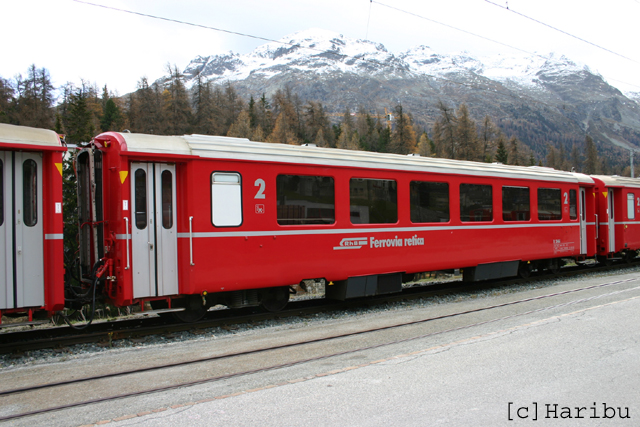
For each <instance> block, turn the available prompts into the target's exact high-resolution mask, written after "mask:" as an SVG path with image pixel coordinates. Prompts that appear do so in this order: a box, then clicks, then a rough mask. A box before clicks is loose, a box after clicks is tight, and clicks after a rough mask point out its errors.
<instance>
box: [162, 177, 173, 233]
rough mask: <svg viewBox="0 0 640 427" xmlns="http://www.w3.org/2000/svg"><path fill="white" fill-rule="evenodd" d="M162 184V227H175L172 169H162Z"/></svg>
mask: <svg viewBox="0 0 640 427" xmlns="http://www.w3.org/2000/svg"><path fill="white" fill-rule="evenodd" d="M160 181H161V186H162V227H163V228H165V229H167V230H168V229H170V228H171V227H173V174H172V173H171V171H168V170H165V171H162V175H161V176H160Z"/></svg>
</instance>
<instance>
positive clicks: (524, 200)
mask: <svg viewBox="0 0 640 427" xmlns="http://www.w3.org/2000/svg"><path fill="white" fill-rule="evenodd" d="M529 200H530V199H529V187H502V219H503V220H504V221H529V220H530V219H531V203H530V201H529Z"/></svg>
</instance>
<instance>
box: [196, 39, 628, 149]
mask: <svg viewBox="0 0 640 427" xmlns="http://www.w3.org/2000/svg"><path fill="white" fill-rule="evenodd" d="M183 74H184V75H185V79H186V82H187V84H188V85H190V84H193V82H194V81H195V78H196V76H197V75H198V74H199V75H200V76H201V77H203V78H204V79H206V80H209V81H212V82H214V83H225V82H234V87H235V88H236V89H237V90H238V92H239V93H240V94H241V95H243V96H246V97H247V98H248V97H249V96H250V95H253V96H254V97H260V96H261V95H262V94H263V93H264V94H266V95H267V96H269V95H271V94H273V93H274V92H275V91H276V90H277V89H282V88H284V87H289V88H290V89H292V90H293V91H294V92H296V93H298V95H299V96H300V97H301V98H302V99H303V100H314V101H320V102H322V103H323V105H325V108H326V109H327V110H328V111H332V112H343V111H344V110H345V109H346V108H350V109H351V110H352V111H353V110H355V109H356V108H357V107H358V106H360V105H365V106H366V107H367V108H370V109H376V110H377V111H383V110H384V107H387V108H393V107H394V106H395V105H397V104H398V103H401V104H402V105H403V106H405V107H406V108H407V109H408V111H411V112H412V114H413V115H414V119H415V121H416V122H417V123H420V124H423V125H424V126H425V127H427V128H430V124H431V123H433V121H434V120H435V119H437V118H438V117H439V111H438V108H437V106H438V103H439V102H440V101H442V102H444V103H445V104H448V105H449V106H459V105H460V104H461V103H463V102H464V103H466V104H467V105H468V106H469V109H470V111H471V114H472V115H473V116H474V118H475V119H476V120H481V119H482V118H484V116H485V115H489V116H490V117H491V118H492V119H493V120H494V121H496V122H498V124H499V125H500V126H501V127H503V129H504V130H506V131H507V132H511V133H512V134H516V136H517V137H518V138H519V139H520V140H521V141H523V142H525V143H526V144H528V145H529V146H530V147H531V148H533V149H534V151H537V152H541V151H544V150H546V144H548V143H551V144H553V145H556V146H559V145H565V146H567V147H570V146H571V144H573V143H580V144H582V142H583V141H584V135H585V132H588V133H589V134H590V135H591V136H592V137H593V138H594V139H595V140H596V142H598V143H599V144H601V149H602V148H604V146H602V144H605V145H608V144H614V145H616V146H618V147H621V148H628V147H631V146H635V147H640V105H639V104H638V102H637V99H638V98H637V97H635V100H634V99H633V98H634V96H633V95H632V94H629V95H630V97H631V99H630V98H628V97H626V96H625V95H624V94H623V93H621V92H620V91H619V90H618V89H616V88H614V87H613V86H610V85H609V84H608V83H607V82H606V81H605V80H604V79H603V78H602V77H601V76H599V75H597V74H594V73H592V72H591V71H590V70H589V68H588V67H587V66H585V65H582V64H576V63H574V62H572V61H571V60H570V59H568V58H566V57H564V56H556V55H554V54H548V55H537V56H531V57H519V58H516V57H505V56H498V57H494V58H474V57H472V56H470V55H469V54H467V53H460V54H455V55H442V54H439V53H437V52H434V51H433V50H432V49H430V48H429V47H426V46H417V47H414V48H412V49H409V50H407V51H405V52H400V53H392V52H389V51H387V49H386V48H385V47H384V46H383V45H382V44H379V43H374V42H371V41H366V40H355V39H349V38H346V37H344V36H342V35H340V34H338V33H334V32H330V31H325V30H320V29H311V30H306V31H302V32H299V33H295V34H292V35H289V36H287V37H285V38H283V39H281V40H279V41H278V42H270V43H267V44H264V45H262V46H260V47H258V48H256V49H255V50H254V51H253V52H251V53H249V54H246V55H239V54H235V53H233V52H229V53H227V54H223V55H213V56H207V57H197V58H195V59H194V60H192V61H191V63H189V65H188V66H187V67H186V68H185V70H184V72H183Z"/></svg>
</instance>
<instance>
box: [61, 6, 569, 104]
mask: <svg viewBox="0 0 640 427" xmlns="http://www.w3.org/2000/svg"><path fill="white" fill-rule="evenodd" d="M72 1H74V2H76V3H81V4H85V5H88V6H94V7H100V8H103V9H109V10H113V11H116V12H122V13H129V14H132V15H137V16H142V17H145V18H150V19H157V20H161V21H166V22H172V23H176V24H181V25H189V26H192V27H198V28H203V29H207V30H212V31H219V32H223V33H227V34H232V35H237V36H241V37H248V38H252V39H256V40H263V41H267V42H272V43H278V44H282V45H285V46H291V47H294V46H297V45H296V44H294V43H288V42H283V41H280V40H274V39H269V38H266V37H261V36H256V35H253V34H246V33H240V32H237V31H231V30H226V29H222V28H216V27H211V26H207V25H202V24H195V23H192V22H187V21H181V20H178V19H172V18H165V17H162V16H156V15H151V14H147V13H142V12H135V11H132V10H127V9H122V8H117V7H113V6H105V5H101V4H97V3H91V2H88V1H85V0H72ZM370 2H371V3H376V4H379V5H381V6H385V7H388V8H390V9H395V10H398V11H400V12H402V13H407V14H410V15H413V16H416V17H419V18H421V19H426V20H428V21H431V22H434V23H437V24H439V25H443V26H446V27H449V28H452V29H455V30H458V31H462V32H464V33H467V34H471V35H474V36H476V37H480V38H483V39H486V40H489V41H492V42H495V43H498V44H501V45H504V46H507V47H510V48H513V49H516V50H520V51H523V52H525V53H528V54H531V55H535V56H539V57H541V58H544V57H543V56H541V55H538V54H535V53H531V52H527V51H524V50H522V49H518V48H516V47H513V46H509V45H506V44H504V43H501V42H498V41H495V40H491V39H488V38H486V37H483V36H479V35H476V34H474V33H471V32H468V31H465V30H461V29H459V28H456V27H453V26H450V25H447V24H443V23H440V22H437V21H434V20H431V19H428V18H425V17H422V16H420V15H417V14H414V13H412V12H408V11H404V10H402V9H398V8H395V7H393V6H389V5H386V4H383V3H380V2H377V1H375V0H370ZM299 47H300V48H302V49H306V50H311V51H315V52H319V53H327V51H324V50H321V49H314V48H311V47H303V46H299ZM329 53H332V54H334V55H335V56H337V57H340V58H350V59H353V60H357V61H362V62H367V63H370V64H373V65H375V66H380V65H381V64H380V63H379V62H376V61H373V60H369V59H366V58H363V57H356V56H350V55H345V54H338V53H335V52H329ZM545 59H546V58H545ZM422 76H425V77H429V78H432V79H434V80H440V81H443V82H447V83H452V84H455V85H458V86H464V87H468V88H471V89H485V90H492V91H493V92H494V93H497V94H500V95H502V96H505V97H507V98H511V99H515V100H519V101H524V100H528V101H530V102H532V103H535V104H541V105H544V106H547V107H550V108H557V106H553V105H550V104H547V103H546V102H544V101H540V100H537V99H535V98H533V97H530V96H528V95H516V94H514V93H512V92H503V91H500V90H498V89H496V88H493V89H488V87H481V86H480V85H477V84H474V83H465V82H459V81H455V80H451V79H448V78H446V77H443V76H435V75H432V74H426V73H425V74H422ZM500 85H501V86H502V84H500Z"/></svg>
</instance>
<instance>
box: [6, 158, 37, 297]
mask: <svg viewBox="0 0 640 427" xmlns="http://www.w3.org/2000/svg"><path fill="white" fill-rule="evenodd" d="M43 305H44V249H43V228H42V155H41V154H40V153H26V152H14V151H0V309H10V308H22V307H40V306H43Z"/></svg>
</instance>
